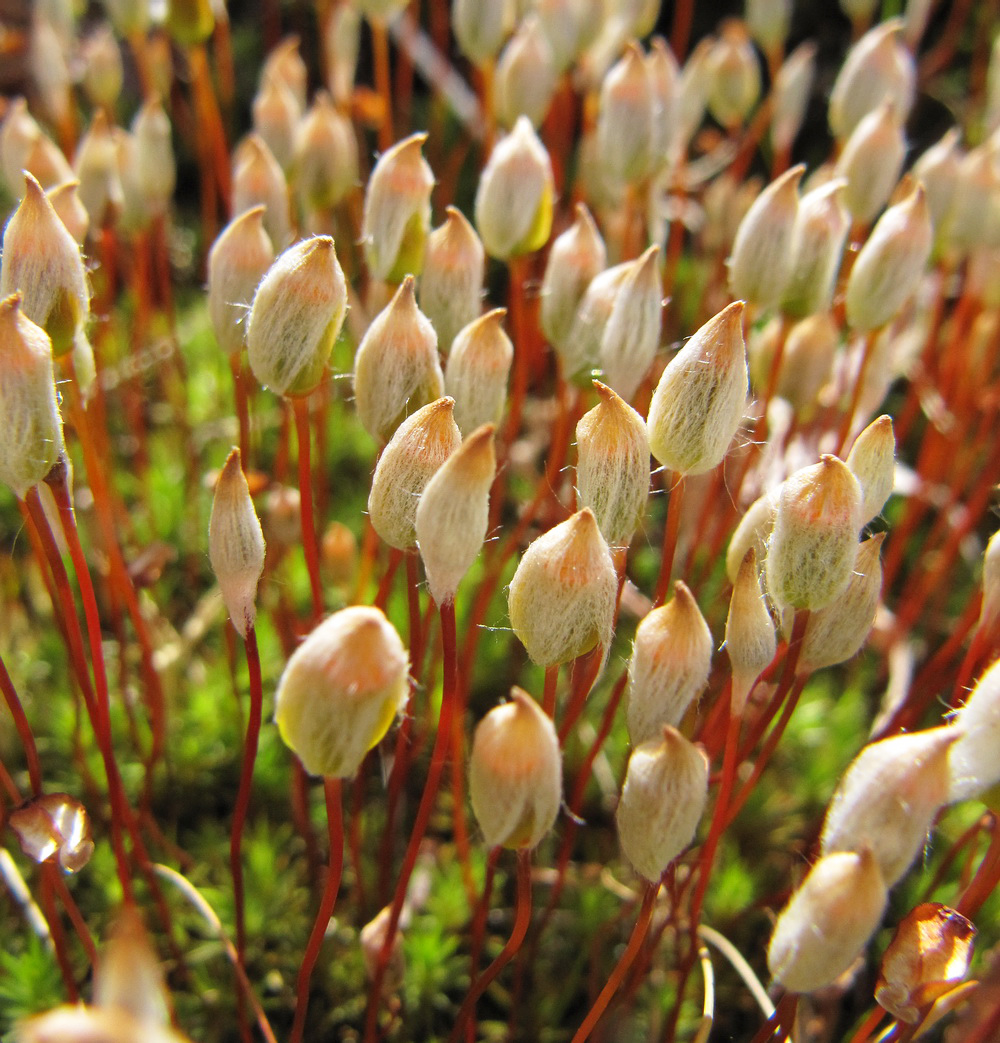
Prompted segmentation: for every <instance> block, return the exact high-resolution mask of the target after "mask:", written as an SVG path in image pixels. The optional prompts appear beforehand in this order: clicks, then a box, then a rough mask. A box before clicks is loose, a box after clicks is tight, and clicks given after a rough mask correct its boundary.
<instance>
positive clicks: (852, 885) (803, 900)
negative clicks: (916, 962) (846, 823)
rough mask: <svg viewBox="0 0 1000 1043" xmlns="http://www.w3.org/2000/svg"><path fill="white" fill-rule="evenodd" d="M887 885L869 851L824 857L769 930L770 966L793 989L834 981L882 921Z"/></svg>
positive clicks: (777, 978)
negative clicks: (771, 930) (772, 929)
mask: <svg viewBox="0 0 1000 1043" xmlns="http://www.w3.org/2000/svg"><path fill="white" fill-rule="evenodd" d="M886 898H887V893H886V887H885V881H884V880H883V879H882V873H881V872H880V870H879V867H878V862H877V861H876V860H875V857H874V856H873V855H872V853H871V852H870V851H868V850H865V851H862V852H860V853H856V852H853V851H840V852H836V853H835V854H831V855H827V856H826V857H824V858H821V859H820V860H819V861H818V862H817V863H816V864H815V865H814V866H813V867H812V869H810V871H809V874H808V875H807V876H806V878H805V880H803V882H802V885H801V886H800V887H799V889H798V890H797V891H796V892H795V894H793V895H792V897H791V899H790V901H789V902H788V905H786V906H785V908H784V910H783V911H782V913H781V915H780V916H779V917H778V922H777V923H776V924H775V926H774V933H773V934H772V935H771V944H770V946H769V947H768V950H767V966H768V969H769V970H770V972H771V974H772V975H773V976H774V980H775V981H777V982H779V983H780V984H782V985H784V987H785V988H786V989H788V990H789V991H791V992H813V991H814V990H816V989H821V988H823V987H824V986H826V985H829V984H831V983H832V982H833V981H835V980H836V979H837V978H839V977H840V975H841V974H843V973H844V971H846V970H847V969H848V967H850V965H851V964H852V963H853V962H854V960H855V958H856V957H857V956H858V954H859V953H860V952H861V950H862V949H863V948H864V947H865V945H866V944H867V942H868V939H869V938H871V936H872V935H873V934H874V933H875V931H876V929H877V928H878V925H879V924H880V923H881V922H882V916H883V914H884V913H885V905H886Z"/></svg>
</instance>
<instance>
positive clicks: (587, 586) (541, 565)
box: [508, 507, 618, 666]
mask: <svg viewBox="0 0 1000 1043" xmlns="http://www.w3.org/2000/svg"><path fill="white" fill-rule="evenodd" d="M617 600H618V576H617V574H616V572H615V568H614V564H613V563H612V561H611V553H610V551H609V550H608V545H607V543H605V541H604V537H603V536H602V535H601V532H600V529H598V527H597V521H596V519H595V518H594V512H593V511H591V509H590V508H589V507H585V508H584V509H583V510H581V511H578V512H577V513H576V514H574V515H573V516H572V517H571V518H568V519H567V520H566V521H564V522H562V523H561V524H559V525H556V526H555V527H554V528H552V529H549V531H548V532H546V533H543V534H542V535H541V536H539V537H538V539H536V540H535V541H534V543H532V544H531V546H529V547H528V549H527V550H526V551H525V552H524V556H523V557H522V558H521V561H520V562H519V563H518V566H517V571H516V572H515V573H514V578H513V579H512V580H511V581H510V592H509V598H508V608H509V612H510V624H511V626H512V627H513V629H514V634H515V635H516V636H517V638H518V640H519V641H520V642H521V644H523V645H524V647H525V648H526V649H527V650H528V655H529V656H531V658H532V660H533V661H534V662H536V663H538V664H539V665H540V666H554V665H556V664H558V663H565V662H568V661H569V660H570V659H575V658H576V657H577V656H581V655H583V654H584V653H585V652H589V651H590V650H591V649H592V648H594V646H595V645H598V644H599V645H601V646H602V647H603V648H604V650H605V652H607V649H608V647H609V645H610V642H611V636H612V634H613V632H614V619H615V604H616V602H617Z"/></svg>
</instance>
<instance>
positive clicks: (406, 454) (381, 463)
mask: <svg viewBox="0 0 1000 1043" xmlns="http://www.w3.org/2000/svg"><path fill="white" fill-rule="evenodd" d="M454 404H455V403H454V400H453V399H450V398H439V399H438V400H437V401H436V402H431V403H430V404H429V405H426V406H424V407H423V409H418V410H417V411H416V412H415V413H414V414H413V416H410V417H407V418H406V420H404V421H403V422H402V423H401V424H400V425H399V428H398V429H397V430H396V433H395V434H394V435H393V436H392V439H391V440H390V442H389V444H388V445H387V446H386V447H385V450H384V452H383V453H382V455H381V456H380V457H379V460H378V464H377V465H376V466H375V474H374V476H373V477H372V489H371V493H370V494H369V496H368V514H369V516H370V517H371V522H372V527H373V528H374V529H375V531H376V532H377V533H378V534H379V536H381V537H382V539H383V540H385V542H386V543H388V544H389V546H390V547H396V548H397V549H398V550H409V549H410V548H411V547H415V546H416V544H417V530H416V518H417V505H418V504H419V502H420V494H421V492H423V489H424V487H425V486H426V485H427V483H428V482H429V481H430V479H431V477H432V475H434V473H435V472H436V471H437V469H438V468H439V467H440V466H441V465H442V464H443V463H444V462H445V460H447V459H448V457H449V456H451V454H452V453H453V452H454V451H455V450H456V449H457V448H458V446H459V445H460V443H461V441H462V435H461V433H460V432H459V430H458V426H457V425H456V423H455V420H454V417H453V415H452V407H453V406H454Z"/></svg>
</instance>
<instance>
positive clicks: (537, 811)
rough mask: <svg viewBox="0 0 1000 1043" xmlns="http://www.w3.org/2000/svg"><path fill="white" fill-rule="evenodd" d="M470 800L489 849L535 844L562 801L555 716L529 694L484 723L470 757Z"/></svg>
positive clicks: (515, 695) (514, 697)
mask: <svg viewBox="0 0 1000 1043" xmlns="http://www.w3.org/2000/svg"><path fill="white" fill-rule="evenodd" d="M469 799H470V800H471V802H472V810H473V811H474V812H475V815H476V821H477V822H478V823H479V828H480V829H481V830H482V831H483V839H484V840H485V841H486V843H487V844H488V845H489V846H490V847H495V846H497V845H502V846H503V847H509V848H533V847H535V846H537V845H538V843H539V841H541V839H542V838H543V837H544V836H545V834H546V833H548V831H549V830H550V829H551V828H552V826H553V823H554V822H555V820H556V815H558V813H559V805H560V803H561V802H562V754H561V752H560V750H559V739H558V737H557V736H556V730H555V727H554V725H553V724H552V721H551V719H550V718H549V717H548V715H547V714H546V713H545V712H544V711H543V710H542V709H541V707H540V706H539V705H538V704H537V703H536V702H535V700H534V699H532V698H531V696H530V695H528V694H527V692H524V691H522V690H521V689H520V688H517V687H515V688H513V689H512V690H511V701H510V702H509V703H504V704H503V705H502V706H496V707H494V708H493V709H492V710H490V712H489V713H488V714H487V715H486V716H485V717H484V718H483V719H482V720H481V721H480V722H479V724H478V725H477V727H476V731H475V735H474V736H473V739H472V753H471V755H470V757H469Z"/></svg>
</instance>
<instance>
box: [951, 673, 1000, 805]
mask: <svg viewBox="0 0 1000 1043" xmlns="http://www.w3.org/2000/svg"><path fill="white" fill-rule="evenodd" d="M952 727H953V728H955V729H956V730H957V731H958V733H959V739H958V741H957V742H956V743H955V745H954V746H952V748H951V752H950V754H949V757H948V774H949V783H948V803H949V804H954V803H955V802H956V801H959V800H970V799H972V798H973V797H978V796H979V795H980V794H982V793H985V792H986V790H988V789H989V788H990V787H991V786H993V785H995V784H996V783H997V782H1000V757H997V748H998V746H1000V659H998V660H997V661H996V662H995V663H994V664H993V665H992V666H991V667H990V668H989V669H988V670H987V671H986V672H985V673H984V674H983V675H982V676H981V677H980V678H979V680H978V681H977V682H976V685H975V687H974V688H973V689H972V693H971V694H970V695H969V698H968V699H966V700H965V703H964V704H963V705H962V706H961V708H960V709H959V711H958V713H957V714H955V717H954V718H953V720H952Z"/></svg>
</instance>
